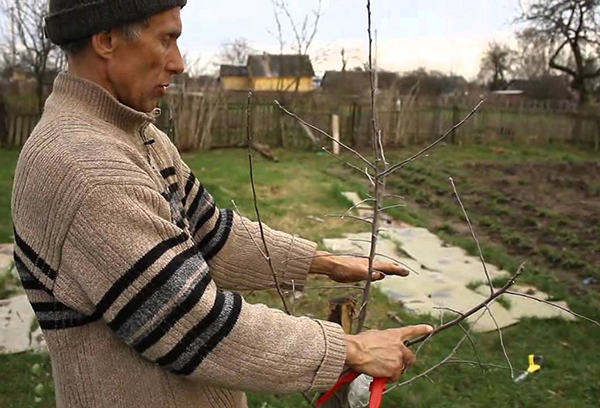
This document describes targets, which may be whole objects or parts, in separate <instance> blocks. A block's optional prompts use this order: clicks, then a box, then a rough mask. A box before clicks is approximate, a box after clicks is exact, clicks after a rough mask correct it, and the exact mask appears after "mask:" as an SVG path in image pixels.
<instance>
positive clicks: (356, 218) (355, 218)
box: [324, 214, 373, 224]
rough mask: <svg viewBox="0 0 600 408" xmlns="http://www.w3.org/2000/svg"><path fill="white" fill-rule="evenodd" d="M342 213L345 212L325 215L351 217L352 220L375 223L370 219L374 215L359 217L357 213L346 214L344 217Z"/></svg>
mask: <svg viewBox="0 0 600 408" xmlns="http://www.w3.org/2000/svg"><path fill="white" fill-rule="evenodd" d="M342 215H343V214H325V215H324V217H327V218H340V219H343V218H350V219H352V220H357V221H362V222H366V223H367V224H373V222H372V221H371V220H369V218H372V217H363V218H361V217H357V216H355V215H346V216H345V217H342Z"/></svg>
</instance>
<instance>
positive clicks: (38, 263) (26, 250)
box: [14, 229, 56, 280]
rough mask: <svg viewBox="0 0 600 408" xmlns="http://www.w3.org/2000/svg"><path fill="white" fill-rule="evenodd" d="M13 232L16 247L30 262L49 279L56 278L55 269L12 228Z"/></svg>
mask: <svg viewBox="0 0 600 408" xmlns="http://www.w3.org/2000/svg"><path fill="white" fill-rule="evenodd" d="M14 233H15V244H16V245H17V247H18V248H19V249H20V250H21V252H23V254H25V256H26V257H27V258H28V259H29V260H30V261H31V263H32V264H33V265H34V266H35V267H36V268H37V269H39V270H40V271H41V272H42V273H43V274H44V275H46V276H47V277H48V278H50V280H55V279H56V271H55V270H54V269H52V268H51V267H50V265H48V263H47V262H46V261H44V260H43V259H42V258H41V257H40V256H39V255H38V254H37V253H36V252H35V251H34V250H33V248H31V247H30V246H29V245H27V243H26V242H25V241H24V240H23V239H22V238H21V237H20V236H19V234H17V230H16V229H15V230H14Z"/></svg>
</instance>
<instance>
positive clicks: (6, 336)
mask: <svg viewBox="0 0 600 408" xmlns="http://www.w3.org/2000/svg"><path fill="white" fill-rule="evenodd" d="M12 253H13V246H12V245H9V244H4V245H0V277H3V278H5V277H7V276H8V277H10V279H6V278H5V280H6V281H8V285H12V283H11V282H18V276H17V273H16V270H15V268H14V267H13V261H12ZM15 288H19V286H18V284H15ZM45 349H46V342H45V341H44V336H43V335H42V330H41V329H40V328H39V327H38V325H37V321H36V318H35V314H34V312H33V309H32V308H31V305H30V304H29V301H28V300H27V296H25V295H24V294H23V291H22V290H18V291H17V293H16V294H15V295H14V296H13V297H11V298H10V299H4V300H0V353H5V354H11V353H22V352H24V351H29V350H34V351H41V350H45Z"/></svg>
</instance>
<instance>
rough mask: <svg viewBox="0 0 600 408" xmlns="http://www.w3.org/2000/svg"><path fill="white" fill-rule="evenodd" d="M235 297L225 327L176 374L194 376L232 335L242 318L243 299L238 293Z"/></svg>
mask: <svg viewBox="0 0 600 408" xmlns="http://www.w3.org/2000/svg"><path fill="white" fill-rule="evenodd" d="M233 296H234V298H233V309H232V311H231V313H230V315H229V318H228V319H227V322H226V323H225V325H224V326H223V327H222V328H221V330H219V331H218V332H217V333H216V334H215V335H214V336H212V337H211V338H210V339H209V340H208V342H207V343H206V344H205V346H204V347H202V348H201V349H200V350H198V352H197V353H196V355H195V356H194V357H193V358H192V360H191V361H190V362H188V363H187V364H186V365H185V366H184V367H183V368H182V369H180V370H175V371H174V372H175V374H180V375H190V374H192V373H193V372H194V371H195V370H196V368H198V366H199V365H200V364H202V361H204V358H206V356H207V355H208V353H210V352H211V351H212V350H213V349H214V348H215V347H217V345H218V344H219V343H220V342H221V340H223V339H224V338H225V337H227V335H229V333H231V330H233V327H234V326H235V324H236V323H237V320H238V318H239V316H240V312H241V311H242V297H241V296H240V295H238V294H237V293H234V294H233Z"/></svg>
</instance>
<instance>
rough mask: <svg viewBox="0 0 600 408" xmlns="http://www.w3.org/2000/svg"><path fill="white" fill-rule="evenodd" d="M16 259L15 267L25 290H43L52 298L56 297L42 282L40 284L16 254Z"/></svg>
mask: <svg viewBox="0 0 600 408" xmlns="http://www.w3.org/2000/svg"><path fill="white" fill-rule="evenodd" d="M13 256H14V259H15V266H16V267H17V272H18V273H19V278H20V279H21V284H22V285H23V289H26V290H43V291H44V292H46V293H47V294H49V295H50V296H54V294H53V293H52V291H51V290H50V289H49V288H47V287H46V286H44V284H43V283H42V282H40V281H39V280H38V279H37V278H36V277H35V276H33V275H32V274H31V272H30V271H29V269H28V268H27V266H26V265H25V263H24V262H23V260H22V259H21V258H20V257H19V256H18V255H17V254H16V253H14V254H13Z"/></svg>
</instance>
